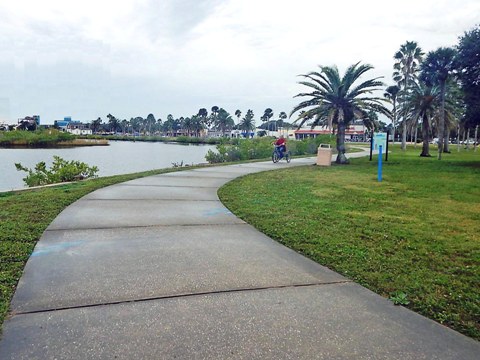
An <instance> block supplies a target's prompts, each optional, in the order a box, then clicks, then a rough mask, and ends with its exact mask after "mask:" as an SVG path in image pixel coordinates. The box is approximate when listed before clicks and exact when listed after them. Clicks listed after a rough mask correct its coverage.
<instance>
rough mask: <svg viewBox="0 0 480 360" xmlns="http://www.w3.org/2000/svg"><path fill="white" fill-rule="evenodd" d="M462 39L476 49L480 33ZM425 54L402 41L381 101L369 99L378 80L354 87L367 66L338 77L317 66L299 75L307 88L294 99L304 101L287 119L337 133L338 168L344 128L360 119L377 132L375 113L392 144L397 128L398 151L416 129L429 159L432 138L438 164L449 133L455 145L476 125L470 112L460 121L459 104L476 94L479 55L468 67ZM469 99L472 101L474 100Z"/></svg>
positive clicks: (453, 58)
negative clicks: (387, 123) (387, 124)
mask: <svg viewBox="0 0 480 360" xmlns="http://www.w3.org/2000/svg"><path fill="white" fill-rule="evenodd" d="M467 35H468V36H471V37H473V38H474V39H477V41H470V39H469V43H468V46H470V47H474V46H477V48H478V47H479V46H478V43H479V42H480V28H479V29H476V30H474V31H472V32H471V33H469V34H466V35H465V36H467ZM472 44H473V45H472ZM465 46H466V45H465ZM460 50H462V49H460ZM468 50H470V48H468ZM424 55H425V54H424V53H423V51H422V49H421V48H420V47H419V46H418V44H417V43H416V42H414V41H407V42H406V43H405V44H403V45H401V46H400V49H399V50H398V51H397V52H396V53H395V55H394V60H395V63H394V66H393V68H394V72H393V80H394V81H395V82H396V84H395V85H392V86H388V87H387V88H386V89H385V90H384V96H383V97H378V96H373V94H375V93H376V92H378V91H381V90H383V86H384V84H383V82H381V81H380V78H373V79H369V80H366V81H363V82H359V80H360V77H361V76H362V75H364V74H365V73H366V72H368V71H369V70H371V69H372V68H373V67H372V66H371V65H368V64H367V65H365V64H363V65H362V64H361V63H360V62H359V63H357V64H354V65H352V66H350V67H349V68H348V69H347V70H346V72H345V74H344V75H343V76H340V74H339V72H338V69H337V67H336V66H320V71H313V72H310V73H308V74H304V75H300V76H301V77H303V78H304V80H303V81H300V82H299V83H300V84H302V85H304V86H306V87H307V88H308V91H306V92H302V93H299V94H298V95H296V96H295V97H301V98H303V99H304V101H302V102H301V103H300V104H298V105H297V106H295V107H294V108H293V110H292V111H291V113H290V116H292V115H293V114H295V113H297V116H296V119H295V121H294V122H296V123H299V126H301V125H303V124H304V123H305V122H310V125H311V126H312V128H313V127H314V126H318V125H320V126H325V127H328V128H329V129H331V130H332V131H334V132H335V133H336V134H337V150H338V156H337V160H336V162H337V163H340V164H344V163H347V162H348V161H347V159H346V157H345V129H346V128H347V126H348V125H350V124H351V123H352V122H354V121H356V120H360V121H363V123H364V124H365V125H366V127H367V128H368V129H370V130H372V129H376V128H377V127H378V117H377V114H383V115H385V116H387V117H388V118H390V119H391V120H392V124H393V139H394V140H395V131H396V129H397V128H401V134H402V145H401V147H402V149H404V150H405V149H406V142H407V135H408V134H410V138H411V137H412V134H415V143H416V142H417V135H418V134H417V130H418V129H419V128H420V129H421V137H422V141H423V146H422V152H421V154H420V156H430V153H429V144H430V140H431V139H433V137H434V135H435V134H436V135H437V137H438V159H441V158H442V153H443V152H448V151H449V148H448V144H449V138H450V133H451V131H452V130H454V129H455V128H456V130H457V131H456V132H457V143H458V142H459V138H460V127H463V130H464V132H463V133H464V138H465V129H466V128H467V126H468V121H471V118H472V117H473V118H474V120H475V116H476V119H477V122H478V116H479V114H478V113H475V112H472V113H473V115H472V113H471V115H470V119H468V118H466V117H465V112H466V111H465V110H466V109H467V110H468V109H469V107H468V106H465V103H464V101H463V99H465V98H468V95H469V94H471V93H472V92H473V91H477V93H475V94H477V95H478V92H479V91H478V88H479V84H480V64H479V62H478V56H477V59H476V60H474V63H473V64H471V61H470V60H471V57H472V56H471V55H469V56H463V59H459V57H458V55H457V49H456V48H445V47H441V48H438V49H437V50H435V51H431V52H429V53H428V54H427V55H426V57H424ZM468 66H470V68H471V69H470V68H468ZM466 69H467V70H466ZM471 73H474V75H473V76H472V75H471ZM465 74H467V75H469V76H470V78H472V79H473V81H472V84H473V85H472V86H471V87H470V88H468V87H465V84H466V81H465ZM456 75H460V77H459V76H456ZM462 75H463V80H462V77H461V76H462ZM475 81H476V82H475ZM467 85H468V84H467ZM465 89H470V90H467V91H466V90H465ZM472 89H473V90H472ZM468 91H470V93H468ZM470 98H474V99H477V98H478V96H477V98H475V97H474V96H470ZM475 101H476V103H473V106H470V108H475V106H477V109H478V106H479V105H478V99H477V100H475ZM386 102H388V103H390V104H392V107H393V108H392V109H391V110H389V109H387V108H386V106H385V105H386ZM467 105H468V104H467ZM466 119H467V120H468V121H467V120H466ZM477 128H478V125H477ZM468 137H469V135H468V132H467V138H468ZM476 137H477V135H475V138H476Z"/></svg>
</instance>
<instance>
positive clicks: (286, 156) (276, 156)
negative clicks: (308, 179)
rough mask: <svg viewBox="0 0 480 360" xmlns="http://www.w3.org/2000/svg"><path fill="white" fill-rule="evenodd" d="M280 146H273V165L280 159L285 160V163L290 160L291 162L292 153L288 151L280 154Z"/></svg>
mask: <svg viewBox="0 0 480 360" xmlns="http://www.w3.org/2000/svg"><path fill="white" fill-rule="evenodd" d="M279 148H280V146H275V148H274V149H273V153H272V161H273V163H274V164H275V163H277V162H279V161H280V160H282V159H285V161H286V162H287V163H289V162H290V160H292V153H291V152H290V150H288V151H286V152H284V153H282V152H280V149H279Z"/></svg>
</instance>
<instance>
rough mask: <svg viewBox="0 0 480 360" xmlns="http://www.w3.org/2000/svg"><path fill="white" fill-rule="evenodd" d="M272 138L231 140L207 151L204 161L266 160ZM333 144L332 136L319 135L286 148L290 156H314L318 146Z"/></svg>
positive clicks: (289, 142) (213, 162)
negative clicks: (215, 150) (214, 149)
mask: <svg viewBox="0 0 480 360" xmlns="http://www.w3.org/2000/svg"><path fill="white" fill-rule="evenodd" d="M274 141H275V139H274V138H272V137H257V138H254V139H232V140H230V141H229V142H227V141H224V142H222V143H221V144H218V145H217V152H214V151H211V150H209V151H208V153H207V155H206V156H205V159H206V160H207V161H208V162H209V163H211V164H216V163H221V162H227V161H238V160H252V159H266V158H268V157H270V156H271V155H272V151H273V142H274ZM325 143H327V144H335V137H334V136H332V135H321V136H318V137H316V138H308V139H305V140H291V139H290V140H288V143H287V147H288V149H289V150H290V152H291V153H292V155H308V154H316V153H317V148H318V146H319V145H320V144H325Z"/></svg>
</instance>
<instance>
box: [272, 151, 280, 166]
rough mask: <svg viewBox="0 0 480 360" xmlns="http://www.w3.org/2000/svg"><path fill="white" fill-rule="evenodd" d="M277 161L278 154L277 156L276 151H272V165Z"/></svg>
mask: <svg viewBox="0 0 480 360" xmlns="http://www.w3.org/2000/svg"><path fill="white" fill-rule="evenodd" d="M278 160H279V158H278V154H277V152H276V151H274V152H273V154H272V161H273V163H274V164H275V163H277V162H278Z"/></svg>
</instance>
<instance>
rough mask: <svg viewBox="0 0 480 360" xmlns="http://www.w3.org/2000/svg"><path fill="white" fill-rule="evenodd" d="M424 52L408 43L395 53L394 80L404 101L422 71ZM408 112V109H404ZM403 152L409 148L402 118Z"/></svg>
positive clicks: (405, 124) (413, 44) (405, 126)
mask: <svg viewBox="0 0 480 360" xmlns="http://www.w3.org/2000/svg"><path fill="white" fill-rule="evenodd" d="M422 57H423V52H422V49H421V48H420V47H419V46H418V44H417V43H416V42H415V41H407V42H406V43H405V44H403V45H401V46H400V49H399V50H398V51H397V52H396V53H395V55H394V57H393V58H394V59H395V64H394V65H393V69H394V72H393V80H394V81H396V82H397V84H398V86H399V87H400V89H401V91H402V94H403V97H402V99H403V101H406V97H407V94H408V91H409V88H410V85H411V84H412V83H413V82H414V81H415V79H416V74H417V72H418V71H419V69H420V63H421V62H422ZM404 110H407V109H404ZM402 123H403V124H402V125H403V129H402V150H406V148H407V121H406V119H404V118H402Z"/></svg>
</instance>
